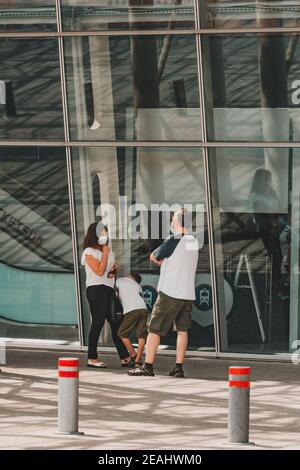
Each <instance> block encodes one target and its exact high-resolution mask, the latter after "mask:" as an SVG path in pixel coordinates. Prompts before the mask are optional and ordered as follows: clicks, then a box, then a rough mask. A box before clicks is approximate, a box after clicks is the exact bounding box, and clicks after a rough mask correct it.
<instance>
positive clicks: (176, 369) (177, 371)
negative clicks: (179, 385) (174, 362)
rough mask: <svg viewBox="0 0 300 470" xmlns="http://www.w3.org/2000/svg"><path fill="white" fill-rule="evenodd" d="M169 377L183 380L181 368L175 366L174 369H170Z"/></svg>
mask: <svg viewBox="0 0 300 470" xmlns="http://www.w3.org/2000/svg"><path fill="white" fill-rule="evenodd" d="M169 375H170V377H178V378H181V379H182V378H183V377H184V372H183V368H182V367H177V366H175V367H174V369H172V370H171V371H170V372H169Z"/></svg>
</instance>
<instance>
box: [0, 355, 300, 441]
mask: <svg viewBox="0 0 300 470" xmlns="http://www.w3.org/2000/svg"><path fill="white" fill-rule="evenodd" d="M60 356H65V357H66V356H69V357H74V356H76V357H80V359H81V363H82V365H83V367H82V372H81V374H80V430H81V431H83V432H84V433H85V434H84V436H81V437H79V436H64V435H59V434H57V433H56V426H57V418H56V415H57V368H56V363H57V358H58V357H60ZM105 360H106V362H107V364H108V366H109V368H108V369H106V370H90V369H86V368H84V365H85V356H84V355H83V354H75V355H74V354H70V353H58V352H54V351H50V352H49V351H28V350H17V351H13V350H9V351H8V353H7V365H6V366H2V373H1V374H0V448H1V449H210V448H211V449H218V448H222V449H224V448H225V449H226V448H229V446H227V445H226V437H227V429H226V427H227V399H228V388H227V370H228V365H236V363H237V361H236V360H234V361H233V360H231V361H228V360H217V359H199V358H190V359H188V360H187V363H186V367H185V370H186V376H187V377H186V378H185V379H184V380H181V379H174V378H170V377H168V375H167V373H168V370H169V368H170V367H171V365H172V364H173V359H172V358H171V357H165V356H164V357H160V358H159V360H158V366H157V368H156V373H157V376H156V377H154V378H150V377H149V378H148V377H147V378H146V377H143V378H142V377H140V378H138V377H128V376H127V375H126V372H124V370H123V369H121V368H120V367H119V363H118V361H117V359H116V357H115V356H112V355H106V356H105ZM238 363H239V364H240V363H243V364H244V365H250V366H252V370H253V374H252V387H251V434H250V440H251V441H253V442H254V443H255V446H248V447H247V448H256V449H266V448H269V449H270V448H271V449H280V448H291V449H295V448H298V449H300V374H299V367H300V366H296V365H293V364H287V363H286V364H278V363H270V362H253V363H251V362H250V361H247V362H242V361H238ZM242 448H246V446H242Z"/></svg>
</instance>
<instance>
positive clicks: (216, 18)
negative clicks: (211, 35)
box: [198, 0, 300, 28]
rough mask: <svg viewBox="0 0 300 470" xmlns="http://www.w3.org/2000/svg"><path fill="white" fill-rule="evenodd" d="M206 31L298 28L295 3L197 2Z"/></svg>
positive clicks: (264, 0)
mask: <svg viewBox="0 0 300 470" xmlns="http://www.w3.org/2000/svg"><path fill="white" fill-rule="evenodd" d="M198 1H199V6H200V12H201V26H202V27H203V28H205V27H207V28H249V27H250V28H251V27H252V28H253V27H260V28H272V27H273V28H274V27H282V26H284V27H294V26H298V25H299V19H300V5H299V2H298V1H297V0H296V1H295V0H294V1H293V0H292V1H289V2H287V1H285V0H252V1H248V0H234V1H232V0H198Z"/></svg>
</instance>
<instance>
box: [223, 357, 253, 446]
mask: <svg viewBox="0 0 300 470" xmlns="http://www.w3.org/2000/svg"><path fill="white" fill-rule="evenodd" d="M250 373H251V368H250V367H242V366H236V367H229V409H228V434H229V435H228V438H229V442H234V443H237V444H247V443H249V412H250Z"/></svg>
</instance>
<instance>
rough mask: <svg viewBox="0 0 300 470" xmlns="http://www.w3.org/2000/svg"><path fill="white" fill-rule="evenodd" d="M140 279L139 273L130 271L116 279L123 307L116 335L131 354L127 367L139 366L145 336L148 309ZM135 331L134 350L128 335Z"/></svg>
mask: <svg viewBox="0 0 300 470" xmlns="http://www.w3.org/2000/svg"><path fill="white" fill-rule="evenodd" d="M141 281H142V278H141V276H140V275H139V273H131V274H128V276H126V277H121V278H119V279H117V281H116V287H117V290H118V296H119V300H120V302H121V304H122V307H123V314H124V318H123V320H122V323H121V326H120V328H119V330H118V335H119V337H120V338H121V340H122V341H123V343H124V346H125V347H126V348H127V350H128V352H129V353H130V355H131V361H130V363H129V364H128V366H129V367H135V366H140V365H141V361H142V355H143V352H144V348H145V343H146V338H147V319H148V310H147V307H146V304H145V301H144V297H143V291H142V288H141V286H140V284H141ZM133 331H135V333H136V337H137V340H138V348H137V352H136V351H135V349H134V347H133V345H132V342H131V339H130V335H131V333H132V332H133Z"/></svg>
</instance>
